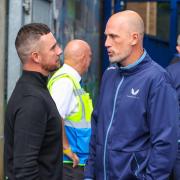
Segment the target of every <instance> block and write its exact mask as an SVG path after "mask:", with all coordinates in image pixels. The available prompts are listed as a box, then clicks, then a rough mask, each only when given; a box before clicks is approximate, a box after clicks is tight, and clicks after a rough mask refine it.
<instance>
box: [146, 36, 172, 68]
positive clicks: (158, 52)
mask: <svg viewBox="0 0 180 180" xmlns="http://www.w3.org/2000/svg"><path fill="white" fill-rule="evenodd" d="M144 47H145V49H146V50H147V52H148V54H149V55H150V56H151V57H152V59H153V60H154V61H156V62H157V63H158V64H160V65H161V66H163V67H166V66H167V65H168V64H169V62H170V61H171V59H172V57H173V53H172V52H171V51H170V49H169V43H167V42H163V41H161V40H157V39H155V38H154V37H150V36H145V37H144Z"/></svg>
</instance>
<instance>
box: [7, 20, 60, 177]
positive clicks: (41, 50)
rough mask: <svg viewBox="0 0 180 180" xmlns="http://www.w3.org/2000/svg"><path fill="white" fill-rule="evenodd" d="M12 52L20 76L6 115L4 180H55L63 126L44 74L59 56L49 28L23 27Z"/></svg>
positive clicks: (57, 46)
mask: <svg viewBox="0 0 180 180" xmlns="http://www.w3.org/2000/svg"><path fill="white" fill-rule="evenodd" d="M15 46H16V50H17V53H18V55H19V58H20V60H21V63H22V68H23V72H22V75H21V77H20V78H19V80H18V82H17V84H16V87H15V89H14V91H13V93H12V95H11V97H10V100H9V102H8V105H7V111H6V119H5V129H4V133H5V147H4V161H5V176H6V179H10V180H14V179H16V180H35V179H36V180H40V179H42V180H60V179H61V178H62V131H61V127H62V126H61V121H60V115H59V113H58V111H57V108H56V105H55V103H54V101H53V100H52V98H51V96H50V94H49V92H48V90H47V88H46V85H47V78H48V75H49V73H50V72H51V71H54V70H56V69H58V68H59V66H60V62H59V56H60V54H61V53H62V50H61V48H60V47H59V45H58V44H57V41H56V39H55V38H54V36H53V34H52V33H51V32H50V29H49V28H48V26H47V25H45V24H41V23H31V24H27V25H25V26H23V27H22V28H21V29H20V30H19V32H18V34H17V37H16V40H15Z"/></svg>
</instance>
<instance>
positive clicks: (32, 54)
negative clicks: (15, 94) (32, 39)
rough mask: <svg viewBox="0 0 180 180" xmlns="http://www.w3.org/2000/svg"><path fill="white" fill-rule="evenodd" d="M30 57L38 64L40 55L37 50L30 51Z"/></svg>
mask: <svg viewBox="0 0 180 180" xmlns="http://www.w3.org/2000/svg"><path fill="white" fill-rule="evenodd" d="M31 58H32V60H33V62H34V63H37V64H39V62H40V56H39V54H38V53H37V52H32V53H31Z"/></svg>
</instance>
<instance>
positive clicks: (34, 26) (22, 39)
mask: <svg viewBox="0 0 180 180" xmlns="http://www.w3.org/2000/svg"><path fill="white" fill-rule="evenodd" d="M50 32H51V31H50V29H49V27H48V26H47V25H46V24H42V23H30V24H26V25H24V26H22V27H21V29H20V30H19V32H18V34H17V37H16V40H15V46H16V50H17V53H18V55H19V57H20V59H21V61H22V63H24V62H25V59H26V57H27V55H28V54H29V53H30V51H31V48H32V46H33V45H34V43H35V42H36V41H38V40H39V39H40V37H41V36H42V35H46V34H48V33H50Z"/></svg>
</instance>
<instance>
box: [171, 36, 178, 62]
mask: <svg viewBox="0 0 180 180" xmlns="http://www.w3.org/2000/svg"><path fill="white" fill-rule="evenodd" d="M176 50H177V54H175V55H174V57H173V59H172V60H171V64H174V63H176V62H179V61H180V34H179V35H178V37H177V46H176Z"/></svg>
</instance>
